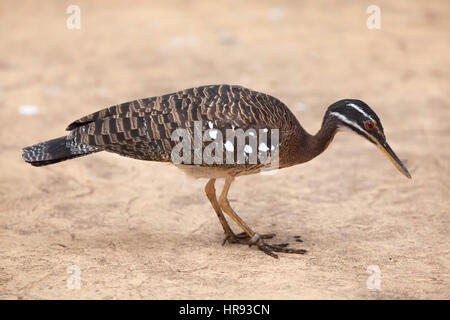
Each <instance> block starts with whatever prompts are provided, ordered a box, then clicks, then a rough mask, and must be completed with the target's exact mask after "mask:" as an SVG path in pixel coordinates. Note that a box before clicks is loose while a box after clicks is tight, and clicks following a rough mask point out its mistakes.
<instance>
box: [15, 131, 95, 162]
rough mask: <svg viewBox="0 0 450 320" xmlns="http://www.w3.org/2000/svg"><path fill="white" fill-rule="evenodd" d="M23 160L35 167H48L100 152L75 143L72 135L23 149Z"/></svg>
mask: <svg viewBox="0 0 450 320" xmlns="http://www.w3.org/2000/svg"><path fill="white" fill-rule="evenodd" d="M22 151H23V153H22V158H23V160H25V161H26V162H28V163H29V164H31V165H33V166H35V167H41V166H46V165H49V164H53V163H57V162H61V161H64V160H68V159H73V158H77V157H81V156H85V155H88V154H90V153H93V152H98V151H100V149H99V148H97V147H92V146H88V145H83V144H79V143H77V142H75V139H74V137H73V136H72V135H68V136H65V137H61V138H56V139H53V140H49V141H46V142H41V143H38V144H35V145H32V146H29V147H26V148H23V149H22Z"/></svg>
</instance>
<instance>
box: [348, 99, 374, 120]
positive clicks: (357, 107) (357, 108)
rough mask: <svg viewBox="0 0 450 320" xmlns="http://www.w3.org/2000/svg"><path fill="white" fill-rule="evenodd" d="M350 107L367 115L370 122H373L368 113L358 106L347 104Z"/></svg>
mask: <svg viewBox="0 0 450 320" xmlns="http://www.w3.org/2000/svg"><path fill="white" fill-rule="evenodd" d="M347 106H348V107H352V108H353V109H356V110H357V111H359V112H360V113H362V114H363V115H365V116H366V117H367V118H369V119H370V120H372V121H373V119H372V117H371V116H369V115H368V114H367V113H365V112H364V110H363V109H361V108H360V107H359V106H358V105H356V104H354V103H347Z"/></svg>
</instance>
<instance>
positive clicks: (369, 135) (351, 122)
mask: <svg viewBox="0 0 450 320" xmlns="http://www.w3.org/2000/svg"><path fill="white" fill-rule="evenodd" d="M330 114H331V115H332V116H335V117H337V118H339V119H340V120H341V121H342V122H345V123H346V124H348V125H349V126H351V127H353V128H355V129H357V130H359V131H360V132H362V133H363V134H364V135H366V136H368V137H369V138H370V140H372V141H373V142H375V143H376V139H375V138H374V137H373V136H372V135H371V134H369V133H368V132H366V131H365V130H363V129H362V128H361V127H360V126H359V125H358V124H357V123H356V122H353V121H351V120H348V119H347V117H345V116H343V115H342V114H340V113H337V112H330Z"/></svg>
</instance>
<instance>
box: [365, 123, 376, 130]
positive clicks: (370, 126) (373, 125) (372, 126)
mask: <svg viewBox="0 0 450 320" xmlns="http://www.w3.org/2000/svg"><path fill="white" fill-rule="evenodd" d="M364 127H365V128H366V130H372V129H373V128H374V127H375V123H374V122H373V121H366V122H364Z"/></svg>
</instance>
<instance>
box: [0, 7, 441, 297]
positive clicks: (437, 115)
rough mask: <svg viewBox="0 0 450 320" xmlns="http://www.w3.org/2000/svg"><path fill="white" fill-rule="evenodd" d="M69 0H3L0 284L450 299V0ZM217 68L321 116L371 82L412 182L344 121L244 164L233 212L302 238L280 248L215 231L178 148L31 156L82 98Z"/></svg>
mask: <svg viewBox="0 0 450 320" xmlns="http://www.w3.org/2000/svg"><path fill="white" fill-rule="evenodd" d="M73 2H76V4H77V5H78V6H79V7H80V9H81V29H79V30H77V29H68V28H67V26H66V25H67V24H66V22H67V21H66V20H67V19H68V17H69V14H67V13H66V9H67V7H68V6H69V5H70V4H72V2H70V1H20V2H19V1H5V0H2V1H1V3H0V97H1V99H0V116H1V120H2V121H1V126H0V150H1V157H0V168H1V169H0V298H2V299H52V298H57V299H59V298H62V299H82V298H88V299H90V298H97V299H129V298H137V299H141V298H145V299H172V298H175V299H220V298H223V299H261V298H267V299H276V298H279V299H301V298H306V299H319V298H323V299H332V298H341V299H356V298H361V299H372V298H375V299H389V298H394V299H414V298H425V299H429V298H445V299H449V298H450V276H449V269H450V268H449V258H450V254H449V230H450V228H449V211H450V197H449V195H450V179H449V178H450V161H449V159H450V93H449V92H450V91H449V88H450V86H449V79H450V70H449V69H450V41H449V39H450V37H449V31H450V20H449V19H448V17H449V14H450V3H449V2H448V1H447V0H442V1H344V0H339V1H276V2H275V1H273V2H269V1H220V2H219V1H217V2H216V1H185V0H183V1H181V0H180V1H154V0H152V1H146V2H138V1H133V2H132V3H125V1H123V2H119V1H95V2H94V1H73ZM374 2H376V4H377V5H378V6H379V7H380V9H381V29H379V30H369V29H368V28H367V26H366V20H367V18H368V17H369V14H367V13H366V9H367V7H368V6H369V5H370V4H374ZM74 4H75V3H74ZM218 83H229V84H240V85H243V86H246V87H250V88H253V89H256V90H258V91H262V92H266V93H269V94H272V95H274V96H276V97H278V98H280V99H281V100H282V101H283V102H285V103H286V104H287V105H288V106H290V108H291V109H292V110H293V112H294V113H295V114H296V116H297V117H298V118H299V120H300V122H301V123H302V125H303V126H304V127H305V129H307V130H308V131H310V132H311V133H313V132H316V131H317V130H318V128H319V126H320V124H321V121H322V117H323V114H324V112H325V110H326V108H327V107H328V106H329V105H330V104H331V103H332V102H334V101H336V100H339V99H341V98H359V99H362V100H364V101H366V102H367V103H368V104H369V105H370V106H372V107H373V109H374V110H375V111H376V112H377V113H378V115H379V116H380V118H381V120H382V122H383V125H384V127H385V133H386V135H387V137H388V141H389V142H390V144H391V146H392V148H393V149H394V150H395V151H396V153H397V154H398V155H399V157H400V158H401V159H402V160H404V161H405V164H406V165H407V167H408V169H409V170H410V172H411V174H412V176H413V179H412V180H408V179H406V178H405V177H404V176H402V175H401V174H400V173H399V172H397V170H396V169H395V168H394V166H393V165H392V164H391V163H390V162H389V161H388V160H386V159H385V158H384V156H383V155H382V153H381V152H380V151H379V150H378V149H376V148H375V147H374V146H373V145H371V144H370V143H368V142H366V141H363V140H362V139H361V138H360V137H358V136H356V135H352V134H348V133H339V134H338V135H337V136H336V138H335V140H334V141H333V143H332V144H331V146H330V147H329V149H328V150H327V151H326V152H325V153H324V154H322V155H320V156H319V157H318V158H316V159H314V160H312V161H311V162H309V163H306V164H303V165H299V166H294V167H291V168H288V169H283V170H280V171H279V172H278V173H277V174H275V175H255V176H248V177H243V178H239V179H238V180H237V181H236V183H235V184H234V185H233V187H232V189H231V192H230V198H231V200H232V205H233V206H234V207H235V209H236V211H237V212H238V213H239V214H240V216H241V217H242V218H243V219H244V220H246V221H247V223H248V224H249V225H250V226H252V227H253V229H255V230H256V231H258V232H260V233H269V232H274V233H276V234H277V238H276V239H274V240H273V241H272V242H291V244H292V246H293V247H295V248H304V249H307V250H308V253H307V254H306V255H300V256H297V255H286V254H281V255H280V259H278V260H276V259H273V258H270V257H269V256H267V255H265V254H263V253H262V252H261V251H259V250H257V249H256V248H248V247H247V246H240V245H230V244H226V245H224V246H222V239H223V232H222V228H221V226H220V224H219V222H218V220H217V218H216V216H215V214H214V212H213V210H212V208H211V206H210V204H209V202H208V200H207V198H206V196H205V195H204V193H203V186H204V184H205V182H206V181H203V180H191V179H190V178H188V177H186V176H185V175H184V173H182V172H181V171H180V170H178V169H177V168H175V167H173V166H171V165H169V164H160V163H151V162H144V161H137V160H133V159H128V158H123V157H120V156H117V155H114V154H109V153H99V154H94V155H91V156H88V157H84V158H80V159H75V160H71V161H67V162H62V163H59V164H56V165H54V166H48V167H43V168H35V167H32V166H30V165H28V164H25V163H24V162H23V161H22V159H21V152H20V149H21V148H22V147H24V146H27V145H30V144H33V143H37V142H40V141H43V140H48V139H50V138H55V137H59V136H62V135H63V134H64V133H65V131H64V129H65V127H66V126H67V124H69V123H70V122H71V121H73V120H75V119H77V118H79V117H81V116H83V115H85V114H88V113H91V112H94V111H97V110H99V109H101V108H104V107H107V106H110V105H114V104H117V103H121V102H125V101H129V100H134V99H136V98H144V97H150V96H155V95H160V94H165V93H170V92H173V91H177V90H179V89H184V88H189V87H194V86H198V85H204V84H218ZM235 230H236V231H238V229H237V228H236V227H235ZM294 236H301V239H303V242H296V241H295V239H294ZM70 266H76V267H75V268H78V270H79V271H80V279H81V283H80V284H81V285H80V289H76V288H75V289H74V287H73V286H70V285H69V286H68V285H67V284H68V282H67V279H68V278H69V280H70V279H74V277H76V275H74V274H70V273H68V267H70ZM371 266H372V267H371ZM377 267H378V268H379V272H377V270H378V269H377ZM368 269H369V270H375V271H374V272H375V274H372V277H371V275H370V274H369V273H368V271H367V270H368ZM69 271H70V269H69ZM373 279H375V280H376V279H379V280H380V282H377V281H371V280H373ZM368 280H369V286H368V285H367V284H368ZM73 283H75V282H70V281H69V284H73ZM377 283H378V284H380V286H379V287H377V286H376V284H377ZM374 285H375V286H374ZM369 288H372V289H369ZM377 288H378V289H377Z"/></svg>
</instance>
